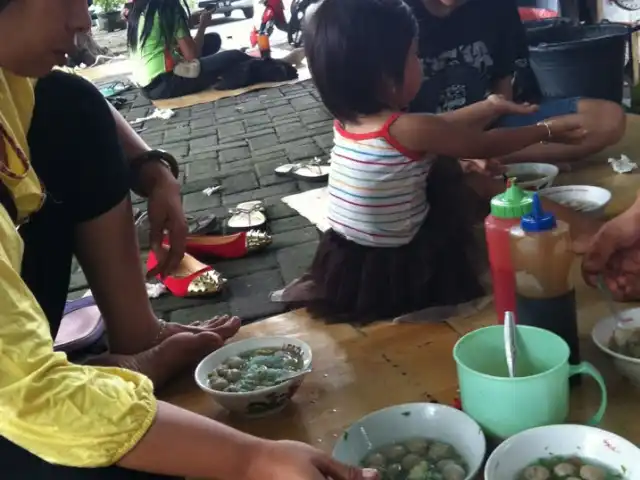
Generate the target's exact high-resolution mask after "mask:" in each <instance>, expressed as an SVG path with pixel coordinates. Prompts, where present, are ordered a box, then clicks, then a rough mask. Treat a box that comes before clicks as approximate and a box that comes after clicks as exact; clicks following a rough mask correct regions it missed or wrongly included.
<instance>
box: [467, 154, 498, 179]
mask: <svg viewBox="0 0 640 480" xmlns="http://www.w3.org/2000/svg"><path fill="white" fill-rule="evenodd" d="M460 167H461V168H462V171H463V172H464V173H479V174H481V175H486V176H487V177H497V176H500V175H502V174H504V173H506V171H507V167H506V166H504V165H503V164H502V163H500V161H499V160H494V159H489V160H482V159H476V158H465V159H460Z"/></svg>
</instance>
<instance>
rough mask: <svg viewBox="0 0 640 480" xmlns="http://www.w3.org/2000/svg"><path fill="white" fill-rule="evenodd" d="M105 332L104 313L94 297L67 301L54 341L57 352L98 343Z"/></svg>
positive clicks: (78, 348)
mask: <svg viewBox="0 0 640 480" xmlns="http://www.w3.org/2000/svg"><path fill="white" fill-rule="evenodd" d="M104 332H105V326H104V321H103V319H102V314H101V313H100V310H98V307H97V306H96V302H95V300H94V298H93V297H91V296H89V297H83V298H79V299H77V300H72V301H69V302H67V304H66V306H65V307H64V316H63V317H62V321H61V322H60V328H59V329H58V334H57V335H56V339H55V341H54V343H53V349H54V350H55V351H57V352H65V353H71V352H75V351H78V350H84V349H85V348H88V347H90V346H92V345H94V344H95V343H97V342H98V341H99V340H100V338H101V337H102V335H103V334H104Z"/></svg>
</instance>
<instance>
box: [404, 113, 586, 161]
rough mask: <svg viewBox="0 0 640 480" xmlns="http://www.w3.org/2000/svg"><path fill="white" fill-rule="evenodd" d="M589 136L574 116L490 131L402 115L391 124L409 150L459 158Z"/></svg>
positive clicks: (432, 117)
mask: <svg viewBox="0 0 640 480" xmlns="http://www.w3.org/2000/svg"><path fill="white" fill-rule="evenodd" d="M585 133H586V132H585V131H584V129H582V127H581V125H580V124H579V123H578V122H577V121H576V119H575V118H574V117H573V116H565V117H557V118H555V119H553V120H548V121H546V122H542V123H540V124H537V125H531V126H528V127H521V128H495V129H492V130H488V131H482V130H480V129H478V128H473V127H469V126H466V125H464V124H460V123H452V122H450V121H447V120H445V119H443V118H442V117H441V116H439V115H426V114H407V115H402V116H401V117H399V118H398V119H397V120H396V121H395V122H394V123H393V125H391V134H392V135H393V136H394V137H395V138H396V139H397V140H398V141H399V142H400V143H401V144H402V145H403V146H405V147H406V148H407V149H409V150H412V151H415V152H420V153H432V154H436V155H446V156H451V157H457V158H494V157H500V156H503V155H507V154H509V153H513V152H517V151H518V150H522V149H523V148H525V147H528V146H529V145H533V144H535V143H540V142H544V141H552V142H558V143H574V142H576V141H579V140H580V139H582V138H583V137H584V135H585Z"/></svg>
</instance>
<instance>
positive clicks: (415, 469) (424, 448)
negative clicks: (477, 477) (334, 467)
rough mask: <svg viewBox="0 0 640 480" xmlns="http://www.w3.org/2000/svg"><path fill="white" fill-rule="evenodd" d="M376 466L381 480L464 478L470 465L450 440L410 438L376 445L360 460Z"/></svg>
mask: <svg viewBox="0 0 640 480" xmlns="http://www.w3.org/2000/svg"><path fill="white" fill-rule="evenodd" d="M360 465H361V466H363V467H367V468H375V469H376V470H378V472H379V473H380V475H381V477H380V479H381V480H464V479H465V478H467V473H468V467H467V465H466V463H465V461H464V460H463V459H462V456H461V455H460V453H459V452H457V451H456V449H455V448H453V446H451V445H449V444H448V443H444V442H439V441H436V440H430V439H427V438H411V439H408V440H405V441H402V442H394V443H390V444H388V445H384V446H382V447H380V448H377V449H375V450H373V451H372V452H370V453H369V454H367V455H366V456H365V458H364V459H363V460H362V461H361V462H360Z"/></svg>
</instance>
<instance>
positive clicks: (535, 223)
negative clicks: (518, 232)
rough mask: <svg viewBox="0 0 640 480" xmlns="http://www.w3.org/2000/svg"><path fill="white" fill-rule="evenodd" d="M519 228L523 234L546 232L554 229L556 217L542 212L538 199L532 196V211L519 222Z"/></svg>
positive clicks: (535, 195)
mask: <svg viewBox="0 0 640 480" xmlns="http://www.w3.org/2000/svg"><path fill="white" fill-rule="evenodd" d="M520 226H521V227H522V230H524V231H525V232H546V231H549V230H553V229H554V228H556V217H554V216H553V214H552V213H550V212H545V211H543V210H542V205H541V204H540V197H539V196H538V194H537V193H534V194H533V210H532V211H531V213H530V214H528V215H525V216H523V217H522V220H520Z"/></svg>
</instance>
